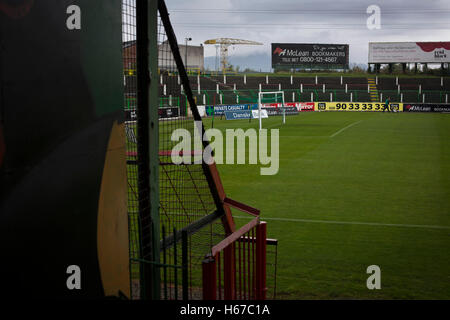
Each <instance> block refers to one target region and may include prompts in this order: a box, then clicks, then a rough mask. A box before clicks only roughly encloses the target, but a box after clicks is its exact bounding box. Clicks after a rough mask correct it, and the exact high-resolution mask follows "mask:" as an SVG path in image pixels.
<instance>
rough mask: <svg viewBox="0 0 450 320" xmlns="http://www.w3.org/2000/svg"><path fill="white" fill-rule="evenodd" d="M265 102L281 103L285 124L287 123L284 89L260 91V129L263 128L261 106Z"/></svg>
mask: <svg viewBox="0 0 450 320" xmlns="http://www.w3.org/2000/svg"><path fill="white" fill-rule="evenodd" d="M264 103H277V104H278V103H281V111H282V116H283V124H284V123H286V112H285V108H284V91H260V92H259V94H258V117H259V130H261V129H262V117H261V108H262V105H263V104H264Z"/></svg>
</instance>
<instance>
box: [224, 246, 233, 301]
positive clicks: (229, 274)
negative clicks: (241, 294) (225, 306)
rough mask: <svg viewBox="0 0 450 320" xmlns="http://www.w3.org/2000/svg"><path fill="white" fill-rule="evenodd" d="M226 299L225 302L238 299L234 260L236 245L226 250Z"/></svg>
mask: <svg viewBox="0 0 450 320" xmlns="http://www.w3.org/2000/svg"><path fill="white" fill-rule="evenodd" d="M223 271H224V279H223V280H224V287H225V288H224V289H225V290H224V291H225V292H224V298H225V300H234V299H236V290H235V279H236V268H235V260H234V243H231V244H230V245H229V246H228V247H226V248H225V249H224V270H223Z"/></svg>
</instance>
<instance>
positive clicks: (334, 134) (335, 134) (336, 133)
mask: <svg viewBox="0 0 450 320" xmlns="http://www.w3.org/2000/svg"><path fill="white" fill-rule="evenodd" d="M361 121H362V120H359V121H356V122H353V123H351V124H349V125H348V126H346V127H345V128H342V129H341V130H339V131H337V132H335V133H333V134H332V135H331V136H330V138H333V137H335V136H337V135H338V134H339V133H341V132H342V131H344V130H346V129H348V128H350V127H353V126H354V125H355V124H358V123H360V122H361Z"/></svg>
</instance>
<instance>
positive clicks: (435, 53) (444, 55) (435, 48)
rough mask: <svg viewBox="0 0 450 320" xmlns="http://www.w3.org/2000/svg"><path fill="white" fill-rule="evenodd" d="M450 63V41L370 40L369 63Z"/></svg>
mask: <svg viewBox="0 0 450 320" xmlns="http://www.w3.org/2000/svg"><path fill="white" fill-rule="evenodd" d="M407 62H412V63H416V62H417V63H448V62H450V42H370V43H369V63H407Z"/></svg>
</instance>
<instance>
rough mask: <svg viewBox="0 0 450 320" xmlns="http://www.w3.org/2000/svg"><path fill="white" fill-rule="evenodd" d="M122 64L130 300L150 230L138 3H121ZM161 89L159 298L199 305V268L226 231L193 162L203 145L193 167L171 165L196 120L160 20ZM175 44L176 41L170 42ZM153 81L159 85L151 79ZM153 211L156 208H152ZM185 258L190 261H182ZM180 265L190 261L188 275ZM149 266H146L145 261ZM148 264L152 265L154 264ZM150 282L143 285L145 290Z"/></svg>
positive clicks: (137, 287)
mask: <svg viewBox="0 0 450 320" xmlns="http://www.w3.org/2000/svg"><path fill="white" fill-rule="evenodd" d="M122 10H123V15H122V16H123V37H122V38H123V60H124V86H125V97H124V99H125V101H124V109H125V111H126V119H127V121H126V137H127V142H126V143H127V172H128V213H129V234H130V261H131V263H130V265H131V268H130V269H131V284H132V288H133V292H132V297H133V298H134V299H136V298H139V297H140V291H142V289H143V288H142V285H144V282H143V281H142V279H141V277H142V260H143V259H147V258H148V257H143V256H142V248H141V247H142V243H143V242H142V233H143V228H144V227H147V228H148V226H149V223H148V221H143V218H142V216H141V215H140V214H139V211H140V206H142V201H145V200H146V199H145V198H146V197H148V195H145V193H143V192H142V191H143V190H139V186H140V180H139V179H140V178H139V177H140V175H139V168H140V163H139V139H138V132H139V129H140V123H139V118H137V117H136V113H138V111H139V110H137V109H136V108H137V106H138V95H137V90H138V86H137V76H138V74H139V66H138V64H137V56H136V53H137V49H136V32H137V30H136V1H135V0H124V1H123V6H122ZM157 40H158V70H159V74H158V83H159V86H160V88H159V89H160V90H159V92H160V95H161V93H162V92H164V88H163V87H162V83H164V85H165V86H167V87H170V88H171V89H172V90H171V92H172V93H171V96H170V98H169V99H167V97H165V98H162V97H159V98H158V101H150V108H158V113H159V146H158V149H159V152H158V156H159V216H160V222H159V225H160V227H161V230H160V235H161V247H162V250H161V256H160V262H161V263H160V264H159V266H158V267H159V270H160V274H161V280H162V284H161V298H162V299H180V298H181V297H182V292H181V291H182V285H186V283H187V286H188V298H189V299H201V298H202V295H201V276H202V274H201V262H202V260H203V258H204V256H205V254H207V253H208V252H209V251H210V250H211V247H212V246H213V245H214V244H216V243H217V242H219V241H220V240H222V239H223V238H224V237H225V230H224V227H223V225H222V222H221V220H220V219H217V218H219V216H216V217H215V216H214V213H215V212H216V211H217V207H216V203H215V202H214V198H213V195H212V193H211V190H210V185H209V183H208V180H207V178H206V176H205V173H204V168H203V167H202V164H201V161H200V162H196V163H193V162H194V157H200V159H201V155H202V151H203V146H202V144H201V143H200V144H198V143H197V144H196V143H194V141H192V143H191V145H192V148H191V152H189V154H184V156H189V157H191V159H192V164H189V163H184V164H180V165H177V164H175V163H173V161H172V157H171V151H172V149H173V147H174V146H175V145H176V144H177V143H178V142H179V141H172V133H173V132H174V131H175V130H184V133H185V134H186V135H189V136H190V137H194V134H195V133H196V132H198V131H197V130H198V129H197V127H195V125H194V119H193V118H192V117H189V116H188V112H187V110H186V109H184V108H180V105H181V106H183V104H184V105H185V104H186V96H185V94H184V91H185V90H184V89H185V88H183V87H182V85H181V83H180V78H179V77H178V74H179V70H178V69H177V66H176V63H175V60H174V56H173V52H172V49H171V46H170V45H169V39H168V35H167V33H166V30H165V28H164V26H163V23H162V22H161V19H160V17H158V30H157ZM171 41H176V39H173V38H172V39H171ZM152 81H155V80H154V79H152ZM153 205H154V204H153ZM208 216H213V218H214V219H209V220H208V223H204V224H202V225H201V226H198V223H197V225H196V222H198V221H199V220H200V219H202V218H205V217H208ZM181 230H184V231H185V234H187V241H186V242H187V248H185V249H186V250H187V251H186V250H185V251H183V250H182V245H181V236H180V235H179V232H180V231H181ZM183 252H184V253H185V255H186V256H187V257H185V258H187V260H183V259H182V258H183V257H182V255H183ZM182 261H187V265H186V266H185V269H183V268H182ZM147 262H148V261H147ZM150 263H152V262H151V261H150ZM146 283H148V282H145V284H146Z"/></svg>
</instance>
